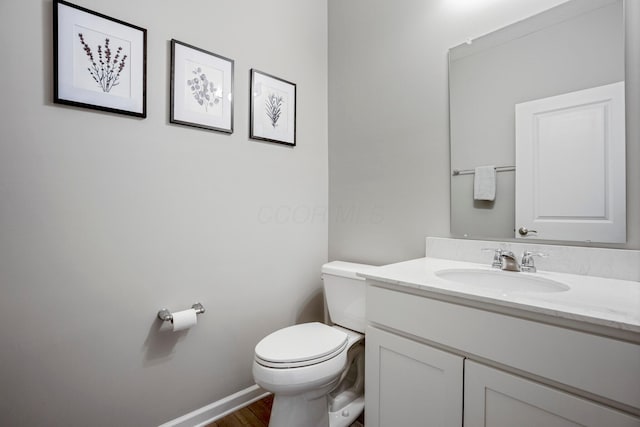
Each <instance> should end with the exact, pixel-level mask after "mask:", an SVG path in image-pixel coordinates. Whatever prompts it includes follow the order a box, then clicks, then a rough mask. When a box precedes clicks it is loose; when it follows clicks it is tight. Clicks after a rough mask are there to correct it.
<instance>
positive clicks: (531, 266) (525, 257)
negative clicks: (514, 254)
mask: <svg viewBox="0 0 640 427" xmlns="http://www.w3.org/2000/svg"><path fill="white" fill-rule="evenodd" d="M534 256H537V257H540V258H546V257H548V256H549V254H546V253H544V252H532V251H524V253H523V254H522V262H521V263H520V271H524V272H527V273H535V272H536V271H537V269H536V265H535V263H534V262H533V257H534Z"/></svg>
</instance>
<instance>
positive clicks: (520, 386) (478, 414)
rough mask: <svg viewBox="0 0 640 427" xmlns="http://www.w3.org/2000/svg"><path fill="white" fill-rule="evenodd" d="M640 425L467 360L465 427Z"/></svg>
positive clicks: (602, 406) (600, 426) (629, 419)
mask: <svg viewBox="0 0 640 427" xmlns="http://www.w3.org/2000/svg"><path fill="white" fill-rule="evenodd" d="M639 424H640V421H639V420H638V418H635V417H632V416H630V415H627V414H625V413H622V412H620V411H617V410H615V409H612V408H609V407H607V406H604V405H600V404H597V403H595V402H592V401H590V400H586V399H582V398H580V397H578V396H575V395H573V394H570V393H565V392H563V391H560V390H556V389H554V388H552V387H549V386H546V385H543V384H540V383H537V382H534V381H530V380H527V379H525V378H522V377H520V376H517V375H512V374H508V373H506V372H503V371H500V370H498V369H494V368H490V367H488V366H484V365H482V364H479V363H476V362H473V361H471V360H469V359H467V360H465V369H464V426H465V427H513V426H518V427H538V426H544V427H576V426H584V427H605V426H606V427H637V426H638V425H639ZM452 425H453V424H452ZM456 425H459V424H456Z"/></svg>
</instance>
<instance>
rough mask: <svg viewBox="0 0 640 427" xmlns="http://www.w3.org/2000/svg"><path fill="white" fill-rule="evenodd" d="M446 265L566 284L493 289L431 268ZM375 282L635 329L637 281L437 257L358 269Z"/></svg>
mask: <svg viewBox="0 0 640 427" xmlns="http://www.w3.org/2000/svg"><path fill="white" fill-rule="evenodd" d="M446 269H483V270H488V271H494V272H496V273H500V274H505V275H511V274H519V275H520V274H526V275H532V276H537V277H540V278H546V279H551V280H554V281H557V282H561V283H564V284H566V285H568V286H569V288H570V289H569V290H567V291H563V292H549V293H546V292H526V291H522V292H503V291H501V290H498V289H490V288H487V287H481V286H476V285H473V284H462V283H458V282H453V281H450V280H445V279H443V278H441V277H438V276H437V275H436V274H435V273H436V272H437V271H439V270H446ZM358 275H359V276H361V277H365V278H367V279H372V280H375V281H379V282H384V283H390V284H393V285H397V286H401V287H408V288H412V289H417V290H421V291H426V292H430V293H434V294H440V295H445V296H448V297H454V298H456V299H460V302H462V303H464V301H465V300H466V301H476V302H480V303H483V304H490V305H493V306H495V307H497V308H500V307H507V308H510V309H517V310H521V311H522V312H525V313H535V314H537V315H545V316H549V317H550V320H553V318H560V319H568V320H572V321H579V322H585V323H588V324H592V325H598V326H604V327H607V328H614V329H618V330H623V331H629V332H634V333H638V334H640V282H635V281H629V280H617V279H609V278H602V277H593V276H583V275H577V274H567V273H557V272H546V271H538V272H537V273H515V272H508V271H505V272H502V271H500V270H495V269H492V268H491V267H490V266H488V265H484V264H476V263H471V262H464V261H453V260H447V259H439V258H419V259H414V260H411V261H405V262H400V263H397V264H389V265H385V266H382V267H375V268H371V269H368V270H366V272H362V273H358Z"/></svg>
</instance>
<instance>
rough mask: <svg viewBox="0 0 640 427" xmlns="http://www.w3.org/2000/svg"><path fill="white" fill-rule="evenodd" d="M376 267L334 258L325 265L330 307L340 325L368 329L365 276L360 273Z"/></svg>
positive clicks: (323, 270) (327, 296)
mask: <svg viewBox="0 0 640 427" xmlns="http://www.w3.org/2000/svg"><path fill="white" fill-rule="evenodd" d="M372 267H373V266H371V265H367V264H355V263H352V262H343V261H332V262H329V263H327V264H324V265H323V266H322V281H323V282H324V295H325V298H326V300H327V309H328V310H329V317H330V318H331V321H332V322H333V323H335V324H336V325H340V326H343V327H345V328H348V329H351V330H353V331H357V332H361V333H364V328H365V323H366V318H365V293H366V292H365V280H364V279H363V278H362V277H358V276H356V273H359V272H364V271H365V270H367V269H370V268H372Z"/></svg>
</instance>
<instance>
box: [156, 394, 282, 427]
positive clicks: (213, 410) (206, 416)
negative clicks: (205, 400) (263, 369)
mask: <svg viewBox="0 0 640 427" xmlns="http://www.w3.org/2000/svg"><path fill="white" fill-rule="evenodd" d="M269 394H270V393H269V392H267V391H265V390H263V389H262V388H260V387H259V386H257V385H252V386H251V387H247V388H245V389H244V390H240V391H239V392H237V393H234V394H232V395H231V396H227V397H225V398H223V399H220V400H218V401H216V402H213V403H210V404H208V405H207V406H203V407H202V408H200V409H196V410H195V411H192V412H189V413H188V414H185V415H183V416H181V417H178V418H176V419H173V420H171V421H168V422H166V423H164V424H162V425H161V426H159V427H204V426H206V425H207V424H209V423H212V422H214V421H216V420H219V419H220V418H222V417H224V416H226V415H229V414H230V413H232V412H234V411H237V410H238V409H241V408H244V407H245V406H248V405H250V404H251V403H253V402H255V401H257V400H260V399H262V398H264V397H266V396H268V395H269Z"/></svg>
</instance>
